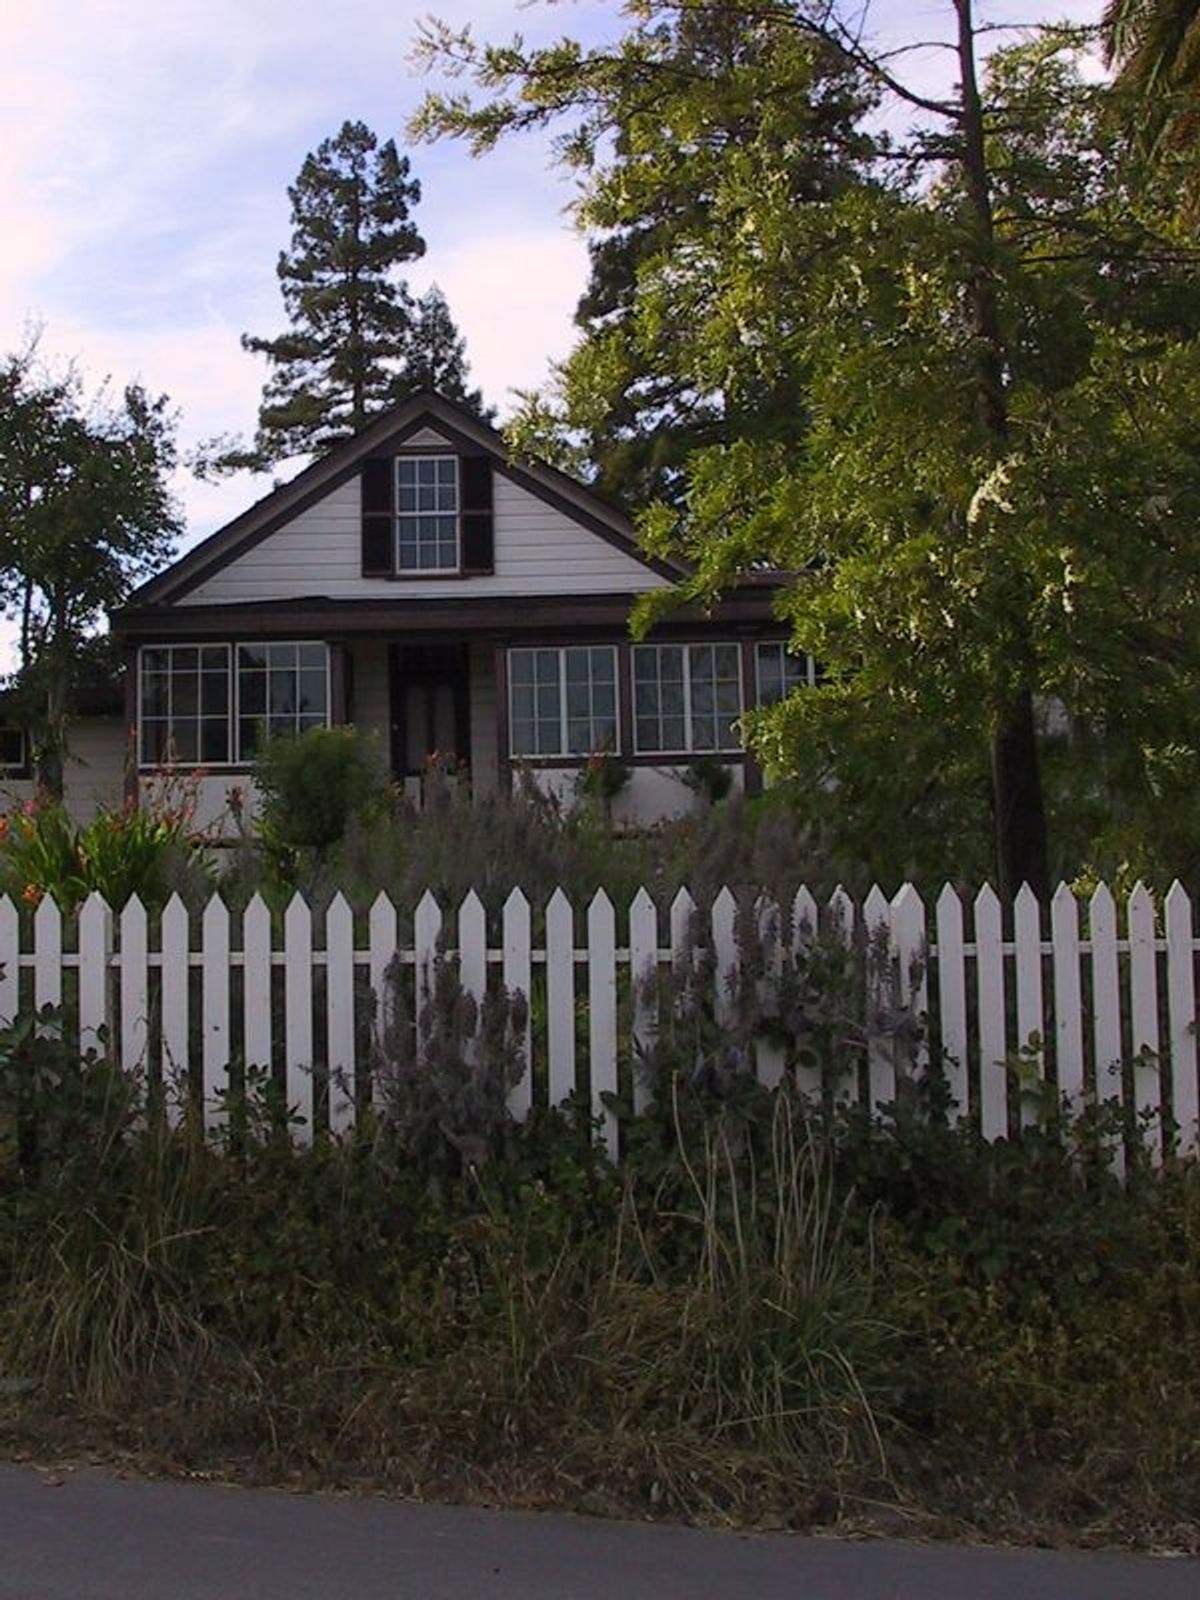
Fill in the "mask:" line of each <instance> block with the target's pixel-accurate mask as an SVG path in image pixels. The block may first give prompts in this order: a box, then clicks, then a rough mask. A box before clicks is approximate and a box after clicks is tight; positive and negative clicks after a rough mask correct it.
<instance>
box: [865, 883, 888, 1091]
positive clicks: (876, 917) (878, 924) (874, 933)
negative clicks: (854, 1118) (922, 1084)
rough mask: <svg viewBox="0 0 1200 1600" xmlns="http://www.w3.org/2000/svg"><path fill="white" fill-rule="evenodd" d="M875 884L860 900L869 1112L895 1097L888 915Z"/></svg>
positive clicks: (877, 886) (882, 894) (882, 897)
mask: <svg viewBox="0 0 1200 1600" xmlns="http://www.w3.org/2000/svg"><path fill="white" fill-rule="evenodd" d="M891 909H892V908H891V906H890V905H889V904H888V899H887V896H886V895H885V894H884V892H883V890H882V889H881V888H880V887H879V885H878V884H873V885H872V886H871V891H870V893H869V894H868V895H867V898H866V899H865V900H864V901H863V926H864V928H865V929H866V934H867V1079H868V1084H869V1092H870V1096H871V1111H872V1114H874V1115H878V1113H879V1112H880V1111H881V1110H882V1109H883V1107H884V1106H886V1105H889V1104H890V1103H891V1102H892V1101H893V1100H895V1098H896V1056H895V1047H894V1043H893V1038H892V1037H891V1036H888V1035H885V1034H884V1032H883V1028H884V1027H885V1025H886V1024H887V1022H888V1021H889V1020H890V1017H889V1013H890V1012H891V1010H892V1000H893V995H892V992H891V991H892V982H891V979H892V916H891Z"/></svg>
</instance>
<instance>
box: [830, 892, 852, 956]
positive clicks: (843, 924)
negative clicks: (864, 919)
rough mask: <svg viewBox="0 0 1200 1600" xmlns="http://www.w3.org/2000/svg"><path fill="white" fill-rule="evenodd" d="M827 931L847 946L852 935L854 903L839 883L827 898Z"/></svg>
mask: <svg viewBox="0 0 1200 1600" xmlns="http://www.w3.org/2000/svg"><path fill="white" fill-rule="evenodd" d="M829 924H830V928H829V931H830V932H831V933H832V934H833V935H834V936H835V937H836V938H839V939H842V940H844V941H845V942H846V943H847V944H848V943H849V942H850V939H851V936H852V935H853V933H854V901H853V900H852V899H851V898H850V896H849V895H848V894H847V893H846V891H845V889H844V888H843V887H842V885H841V884H840V883H839V884H838V886H837V888H836V889H834V891H833V893H832V894H831V895H830V896H829Z"/></svg>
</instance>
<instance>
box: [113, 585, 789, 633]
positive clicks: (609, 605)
mask: <svg viewBox="0 0 1200 1600" xmlns="http://www.w3.org/2000/svg"><path fill="white" fill-rule="evenodd" d="M630 606H631V596H630V595H629V594H628V593H621V594H612V593H604V594H593V595H492V594H484V595H462V596H459V595H452V596H448V597H440V598H436V599H433V598H428V597H426V598H420V597H414V598H411V599H410V598H406V597H401V596H396V597H392V596H387V597H378V598H376V597H371V598H369V599H362V600H329V599H326V598H324V597H322V596H312V597H310V598H305V599H299V600H290V601H264V600H251V601H245V602H243V603H242V604H240V605H220V606H217V605H213V606H174V605H161V606H139V607H136V608H133V607H131V608H129V609H127V610H126V611H123V612H119V613H117V614H116V616H114V618H113V628H114V631H116V632H117V633H118V634H119V635H121V636H122V637H124V638H126V639H154V638H157V637H166V636H172V635H173V636H183V637H188V638H196V639H198V640H199V639H204V638H208V639H217V638H220V639H228V638H232V637H235V636H237V635H238V634H239V633H240V634H241V636H242V637H245V633H246V631H247V630H248V629H249V630H253V633H254V634H255V635H256V636H257V635H262V636H270V637H273V638H296V639H301V638H323V637H326V636H327V634H328V632H329V631H330V630H331V629H333V630H336V632H337V633H339V634H343V635H344V634H363V633H374V634H379V635H383V636H386V637H394V636H395V635H396V634H398V633H402V632H403V633H421V634H435V633H443V634H445V635H446V636H447V637H448V638H454V637H456V636H458V635H460V634H462V633H463V632H471V631H479V632H484V631H489V632H490V631H503V632H505V633H506V634H511V633H514V632H518V631H519V632H522V633H524V632H528V631H532V630H536V629H538V628H542V629H547V630H569V631H570V634H571V636H572V637H573V638H574V637H577V636H578V635H579V634H580V632H581V631H583V630H591V631H592V633H593V634H594V635H599V634H603V633H607V635H608V637H609V638H611V637H612V636H613V634H614V633H616V634H618V635H619V636H622V637H625V636H627V633H628V624H629V611H630ZM746 625H761V626H764V627H774V628H776V629H777V628H778V620H777V618H776V617H775V615H774V611H773V608H772V603H771V597H770V594H769V593H764V592H763V591H757V592H754V593H751V594H734V595H731V596H730V597H729V598H728V599H726V600H724V601H722V602H721V604H720V605H719V606H716V607H714V608H713V610H712V611H711V612H710V613H707V614H706V613H703V612H700V611H698V610H697V609H696V608H695V607H685V606H680V607H679V608H678V610H677V611H676V612H675V613H674V614H673V615H672V616H671V617H670V618H668V619H665V620H664V621H662V622H660V623H659V624H658V625H657V626H656V627H655V628H654V629H653V630H652V632H651V635H650V637H651V639H652V640H655V641H658V640H666V639H672V640H683V639H686V638H687V637H689V636H690V637H693V638H699V639H711V638H712V636H713V635H714V634H718V633H722V632H725V633H728V632H729V631H730V630H731V629H737V628H739V627H745V626H746Z"/></svg>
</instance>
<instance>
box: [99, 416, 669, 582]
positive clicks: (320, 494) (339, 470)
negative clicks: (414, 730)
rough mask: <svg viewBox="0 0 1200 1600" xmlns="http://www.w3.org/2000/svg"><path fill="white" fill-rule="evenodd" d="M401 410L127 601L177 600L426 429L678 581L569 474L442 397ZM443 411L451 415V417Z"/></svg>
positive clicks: (616, 515) (617, 515)
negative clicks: (513, 454)
mask: <svg viewBox="0 0 1200 1600" xmlns="http://www.w3.org/2000/svg"><path fill="white" fill-rule="evenodd" d="M406 407H414V408H415V409H413V411H412V414H411V415H410V416H409V417H408V419H407V420H406V421H400V420H398V413H397V412H396V411H393V412H390V413H388V414H387V415H386V416H383V417H379V418H377V419H376V421H375V422H374V423H372V424H371V425H370V426H369V427H367V428H365V429H364V430H363V431H362V432H361V433H358V434H356V435H355V436H354V437H353V438H352V439H347V440H346V441H345V443H344V444H342V445H340V446H339V447H338V448H337V449H336V450H334V451H333V452H332V453H331V454H330V455H328V456H324V457H323V458H322V459H321V460H320V461H315V462H313V463H312V464H311V465H310V466H308V467H306V468H305V469H304V470H303V471H302V472H301V473H299V474H298V475H297V476H296V477H295V478H293V479H292V480H291V482H290V483H286V484H283V485H281V486H280V487H279V488H278V489H274V490H272V491H271V493H270V494H268V495H266V496H264V497H263V499H262V500H260V501H258V502H257V503H256V504H255V505H253V506H251V507H250V508H249V509H248V510H247V511H244V512H242V513H241V515H240V516H238V517H235V518H234V520H233V521H232V522H228V523H226V524H225V526H224V527H223V528H218V529H217V531H216V532H215V533H212V534H210V535H209V536H208V538H207V539H205V540H203V541H202V542H201V543H200V544H198V545H197V546H196V547H195V548H194V549H193V550H189V551H188V552H187V553H186V554H185V555H183V556H181V557H180V558H179V559H178V560H177V561H176V562H175V563H174V564H173V565H172V566H170V567H168V568H167V569H166V571H165V572H161V573H159V574H158V575H157V576H156V577H153V578H151V579H149V580H148V581H147V582H146V583H144V584H143V585H142V586H141V587H140V588H139V589H136V590H135V591H134V593H133V594H132V595H130V597H129V599H128V601H127V602H126V604H127V605H129V606H131V607H136V606H141V605H150V604H161V603H162V602H164V601H167V602H171V601H176V600H180V599H182V598H183V597H184V596H185V595H187V594H190V593H191V592H192V591H193V590H194V589H196V588H198V587H199V586H200V585H201V584H202V583H205V582H207V580H208V579H209V578H211V577H212V576H213V575H214V574H215V573H217V572H219V571H221V570H222V569H223V568H224V567H227V566H228V565H229V564H230V563H231V562H233V561H236V560H238V559H239V558H240V557H241V556H243V555H245V554H246V553H247V552H248V551H250V550H253V549H254V548H255V547H256V546H257V545H259V544H261V543H262V542H263V540H264V539H267V538H269V537H270V536H271V534H273V533H276V532H278V530H279V529H280V528H281V527H283V526H284V525H285V524H286V523H288V522H290V521H291V520H292V519H293V518H294V517H298V516H300V515H301V513H302V512H304V511H307V510H308V509H309V508H310V507H312V506H313V505H315V504H316V503H317V501H319V500H322V499H324V497H325V496H326V495H327V494H330V493H331V492H332V491H333V490H334V489H337V488H339V487H340V486H341V485H342V484H344V483H346V482H348V481H349V480H350V479H351V478H353V477H354V476H355V474H356V473H357V472H358V471H359V470H360V468H361V465H362V462H363V460H364V458H365V457H367V456H369V455H373V454H378V453H379V451H380V450H381V449H384V448H400V447H403V446H404V444H405V442H406V441H407V440H409V439H411V438H412V437H413V435H414V434H417V433H419V432H421V430H422V429H423V428H425V427H427V426H433V427H434V428H435V430H436V431H437V432H439V433H441V434H442V435H444V437H445V439H446V444H447V445H448V446H450V447H451V448H453V449H455V450H457V451H459V452H463V451H466V452H468V453H476V454H477V453H479V451H480V450H482V451H483V452H484V453H486V454H487V455H489V456H490V457H491V458H492V462H493V467H494V470H495V471H497V472H499V473H501V474H502V475H503V476H504V477H505V478H507V479H508V480H509V481H510V482H512V483H514V484H516V485H517V486H518V487H519V488H522V489H524V490H526V491H527V492H528V493H529V494H532V495H534V496H536V497H537V498H538V499H539V500H542V501H543V502H545V503H546V504H547V505H550V506H552V507H554V509H555V510H556V511H559V512H561V513H562V514H563V515H564V516H566V517H569V518H570V519H571V520H572V521H574V522H576V523H578V524H579V525H580V526H582V527H584V528H586V529H587V530H588V532H589V533H594V534H595V535H597V537H599V538H601V539H603V540H604V541H605V542H606V543H607V544H610V545H612V546H613V547H614V548H615V549H617V550H620V551H621V552H622V554H624V555H626V556H628V557H630V559H631V560H633V561H636V562H637V563H638V564H639V565H640V566H643V567H645V568H647V569H648V570H649V571H651V572H654V573H656V574H657V575H658V576H659V577H662V578H665V579H666V580H667V581H668V582H671V583H674V582H677V581H678V580H679V579H680V577H682V576H683V571H682V569H681V568H679V567H676V566H673V565H672V564H671V563H669V562H666V561H663V560H661V559H660V558H659V557H657V556H649V555H645V554H644V553H643V552H642V551H640V550H639V549H638V547H637V541H636V539H635V537H634V534H633V529H632V525H631V524H630V523H629V520H628V518H627V517H625V516H624V514H623V513H621V512H618V511H616V510H611V511H610V510H609V508H608V507H607V506H606V505H605V503H604V502H603V501H602V500H601V498H600V497H599V496H598V495H597V494H596V493H595V492H594V491H593V490H591V489H589V488H588V487H587V485H586V484H581V483H577V482H576V481H575V479H573V478H571V477H569V476H568V475H567V474H566V473H563V472H559V471H558V469H557V468H554V467H550V466H546V465H545V464H544V463H540V462H539V463H537V464H536V465H534V466H531V467H525V466H518V465H517V464H516V463H514V462H512V461H510V460H509V458H508V453H507V450H506V447H505V445H504V441H503V439H502V438H501V436H500V435H499V434H498V433H496V431H495V430H494V429H493V428H490V427H488V426H487V425H486V424H483V423H480V422H478V420H477V419H476V418H474V417H472V416H470V414H469V413H466V412H464V411H462V410H461V408H459V407H457V406H452V405H451V403H450V402H449V401H446V400H443V399H442V398H441V397H440V396H439V395H433V394H428V393H425V394H419V395H416V396H414V397H413V398H412V400H410V401H407V402H405V403H404V405H403V406H401V407H400V408H399V410H400V411H403V410H404V409H405V408H406ZM444 412H449V416H447V415H445V414H443V413H444ZM460 421H465V422H466V423H467V425H468V428H469V430H470V431H469V432H464V431H463V430H462V428H461V427H460V426H459V422H460ZM472 434H474V435H475V437H472V436H471V435H472ZM442 448H444V447H442ZM560 485H561V486H562V487H560ZM564 491H569V492H564ZM580 500H584V501H590V502H591V503H592V506H594V507H595V508H596V509H590V508H589V506H588V505H587V504H580ZM272 502H275V509H274V510H272V509H271V506H272ZM604 513H607V515H605V514H604Z"/></svg>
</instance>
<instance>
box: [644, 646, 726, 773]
mask: <svg viewBox="0 0 1200 1600" xmlns="http://www.w3.org/2000/svg"><path fill="white" fill-rule="evenodd" d="M741 667H742V664H741V650H740V649H739V647H738V646H737V645H736V644H649V645H638V646H636V647H635V649H634V652H633V716H634V744H635V747H636V749H638V750H639V751H651V752H655V753H672V752H678V753H680V754H685V753H688V752H691V751H705V750H737V749H739V748H740V741H739V739H738V735H737V729H736V723H737V719H738V717H739V716H740V715H741V711H742V670H741Z"/></svg>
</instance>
